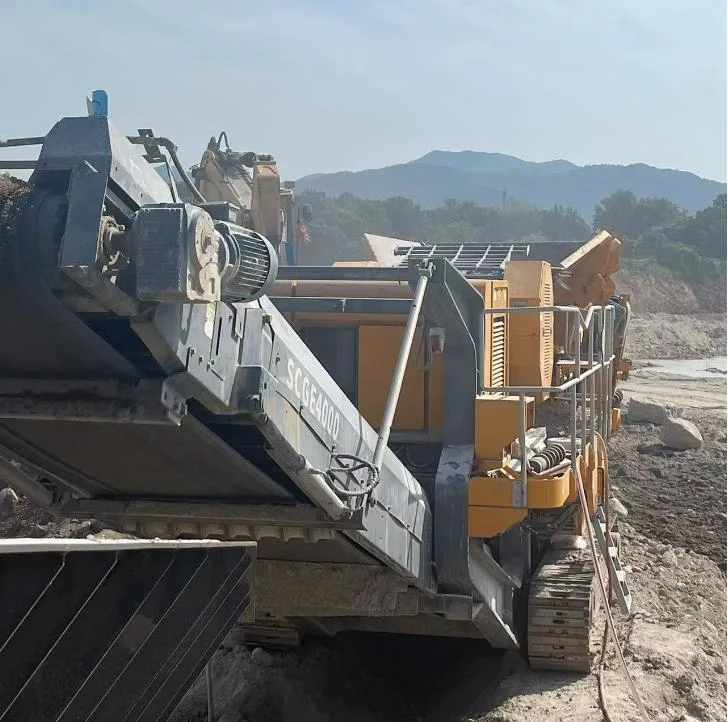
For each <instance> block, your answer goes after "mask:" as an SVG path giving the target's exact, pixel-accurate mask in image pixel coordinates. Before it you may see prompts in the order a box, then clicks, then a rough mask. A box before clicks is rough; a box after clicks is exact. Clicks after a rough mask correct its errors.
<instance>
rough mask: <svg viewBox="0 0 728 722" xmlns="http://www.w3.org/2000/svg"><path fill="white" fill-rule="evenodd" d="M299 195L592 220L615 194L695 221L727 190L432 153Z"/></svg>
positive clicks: (683, 179)
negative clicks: (550, 212)
mask: <svg viewBox="0 0 728 722" xmlns="http://www.w3.org/2000/svg"><path fill="white" fill-rule="evenodd" d="M296 187H297V189H298V190H299V191H305V190H312V191H320V192H323V193H325V194H326V195H328V196H332V197H338V196H339V195H341V194H342V193H351V194H352V195H354V196H357V197H359V198H367V199H370V200H385V199H386V198H390V197H393V196H404V197H406V198H411V199H412V200H413V201H415V202H416V203H418V204H420V205H421V206H423V207H425V208H434V207H437V206H439V205H442V203H443V202H444V201H445V199H446V198H454V199H455V200H458V201H472V202H474V203H477V204H479V205H485V206H500V205H501V204H502V202H503V192H504V190H505V191H506V193H507V198H508V199H510V200H513V201H521V202H525V203H530V204H532V205H534V206H536V207H539V208H550V207H552V206H554V205H560V206H563V207H572V208H574V209H575V210H577V211H578V212H579V213H580V214H581V215H582V216H583V217H584V218H586V219H591V217H592V214H593V212H594V206H595V205H596V204H597V203H598V202H599V201H601V200H602V199H603V198H605V197H607V196H609V195H611V194H612V193H614V192H615V191H617V190H627V191H632V192H633V193H634V194H635V195H637V196H638V197H654V196H663V197H665V198H668V199H669V200H671V201H672V202H673V203H676V204H677V205H678V206H680V207H681V208H684V209H685V210H687V211H689V212H691V213H694V212H695V211H697V210H699V209H701V208H704V207H706V206H708V205H709V204H710V203H711V202H712V200H713V199H714V198H715V196H717V195H718V194H719V193H725V189H726V184H725V183H720V182H718V181H714V180H711V179H707V178H701V177H700V176H698V175H696V174H695V173H691V172H690V171H681V170H673V169H669V168H656V167H654V166H651V165H648V164H646V163H631V164H629V165H619V164H609V163H602V164H594V165H577V164H575V163H572V162H570V161H568V160H564V159H556V160H551V161H541V162H534V161H527V160H523V159H521V158H518V157H516V156H510V155H506V154H503V153H486V152H480V151H468V150H466V151H442V150H433V151H430V152H429V153H426V154H425V155H423V156H421V157H420V158H416V159H414V160H412V161H409V162H407V163H398V164H395V165H391V166H385V167H384V168H371V169H366V170H360V171H339V172H335V173H317V174H311V175H307V176H303V177H302V178H299V179H298V180H297V181H296Z"/></svg>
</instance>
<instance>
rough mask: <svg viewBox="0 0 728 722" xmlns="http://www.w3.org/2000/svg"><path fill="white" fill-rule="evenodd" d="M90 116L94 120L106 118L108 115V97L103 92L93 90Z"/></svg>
mask: <svg viewBox="0 0 728 722" xmlns="http://www.w3.org/2000/svg"><path fill="white" fill-rule="evenodd" d="M91 107H92V110H91V115H92V116H93V117H95V118H107V117H108V115H109V96H108V94H107V93H106V91H105V90H94V91H93V92H92V93H91Z"/></svg>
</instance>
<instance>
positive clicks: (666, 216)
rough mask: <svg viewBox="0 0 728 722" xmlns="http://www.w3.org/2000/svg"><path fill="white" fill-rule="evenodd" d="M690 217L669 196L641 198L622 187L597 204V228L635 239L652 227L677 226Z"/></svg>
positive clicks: (594, 224) (594, 226) (595, 226)
mask: <svg viewBox="0 0 728 722" xmlns="http://www.w3.org/2000/svg"><path fill="white" fill-rule="evenodd" d="M687 218H688V215H687V213H686V212H685V211H683V210H682V209H680V208H678V206H676V205H675V204H674V203H673V202H672V201H669V200H667V198H637V196H635V194H634V193H632V192H631V191H623V190H619V191H615V192H614V193H612V195H611V196H609V197H608V198H605V199H604V200H602V201H601V202H599V203H597V205H596V206H595V208H594V223H593V229H594V231H595V232H597V231H602V230H605V231H613V232H614V233H616V234H617V235H618V236H622V237H624V238H627V239H635V238H639V237H640V236H641V235H642V234H644V233H647V232H648V231H650V230H651V229H652V228H658V227H662V226H671V225H675V224H677V223H680V222H683V221H685V220H686V219H687Z"/></svg>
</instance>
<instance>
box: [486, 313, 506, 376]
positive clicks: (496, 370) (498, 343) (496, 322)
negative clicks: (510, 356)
mask: <svg viewBox="0 0 728 722" xmlns="http://www.w3.org/2000/svg"><path fill="white" fill-rule="evenodd" d="M491 364H492V374H491V383H490V385H491V386H505V385H506V320H505V318H504V317H503V316H498V317H496V318H494V319H493V335H492V347H491Z"/></svg>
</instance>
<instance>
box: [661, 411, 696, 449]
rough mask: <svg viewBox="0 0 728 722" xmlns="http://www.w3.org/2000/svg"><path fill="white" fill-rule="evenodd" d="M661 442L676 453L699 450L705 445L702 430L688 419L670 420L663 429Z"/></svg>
mask: <svg viewBox="0 0 728 722" xmlns="http://www.w3.org/2000/svg"><path fill="white" fill-rule="evenodd" d="M660 441H661V442H662V443H663V444H664V445H665V446H667V447H668V448H670V449H674V450H675V451H686V450H687V449H699V448H700V447H701V446H702V445H703V437H702V436H701V435H700V430H699V429H698V427H697V426H696V425H695V424H694V423H693V422H692V421H688V420H687V419H668V420H667V421H666V422H665V424H664V425H663V427H662V431H661V433H660Z"/></svg>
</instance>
